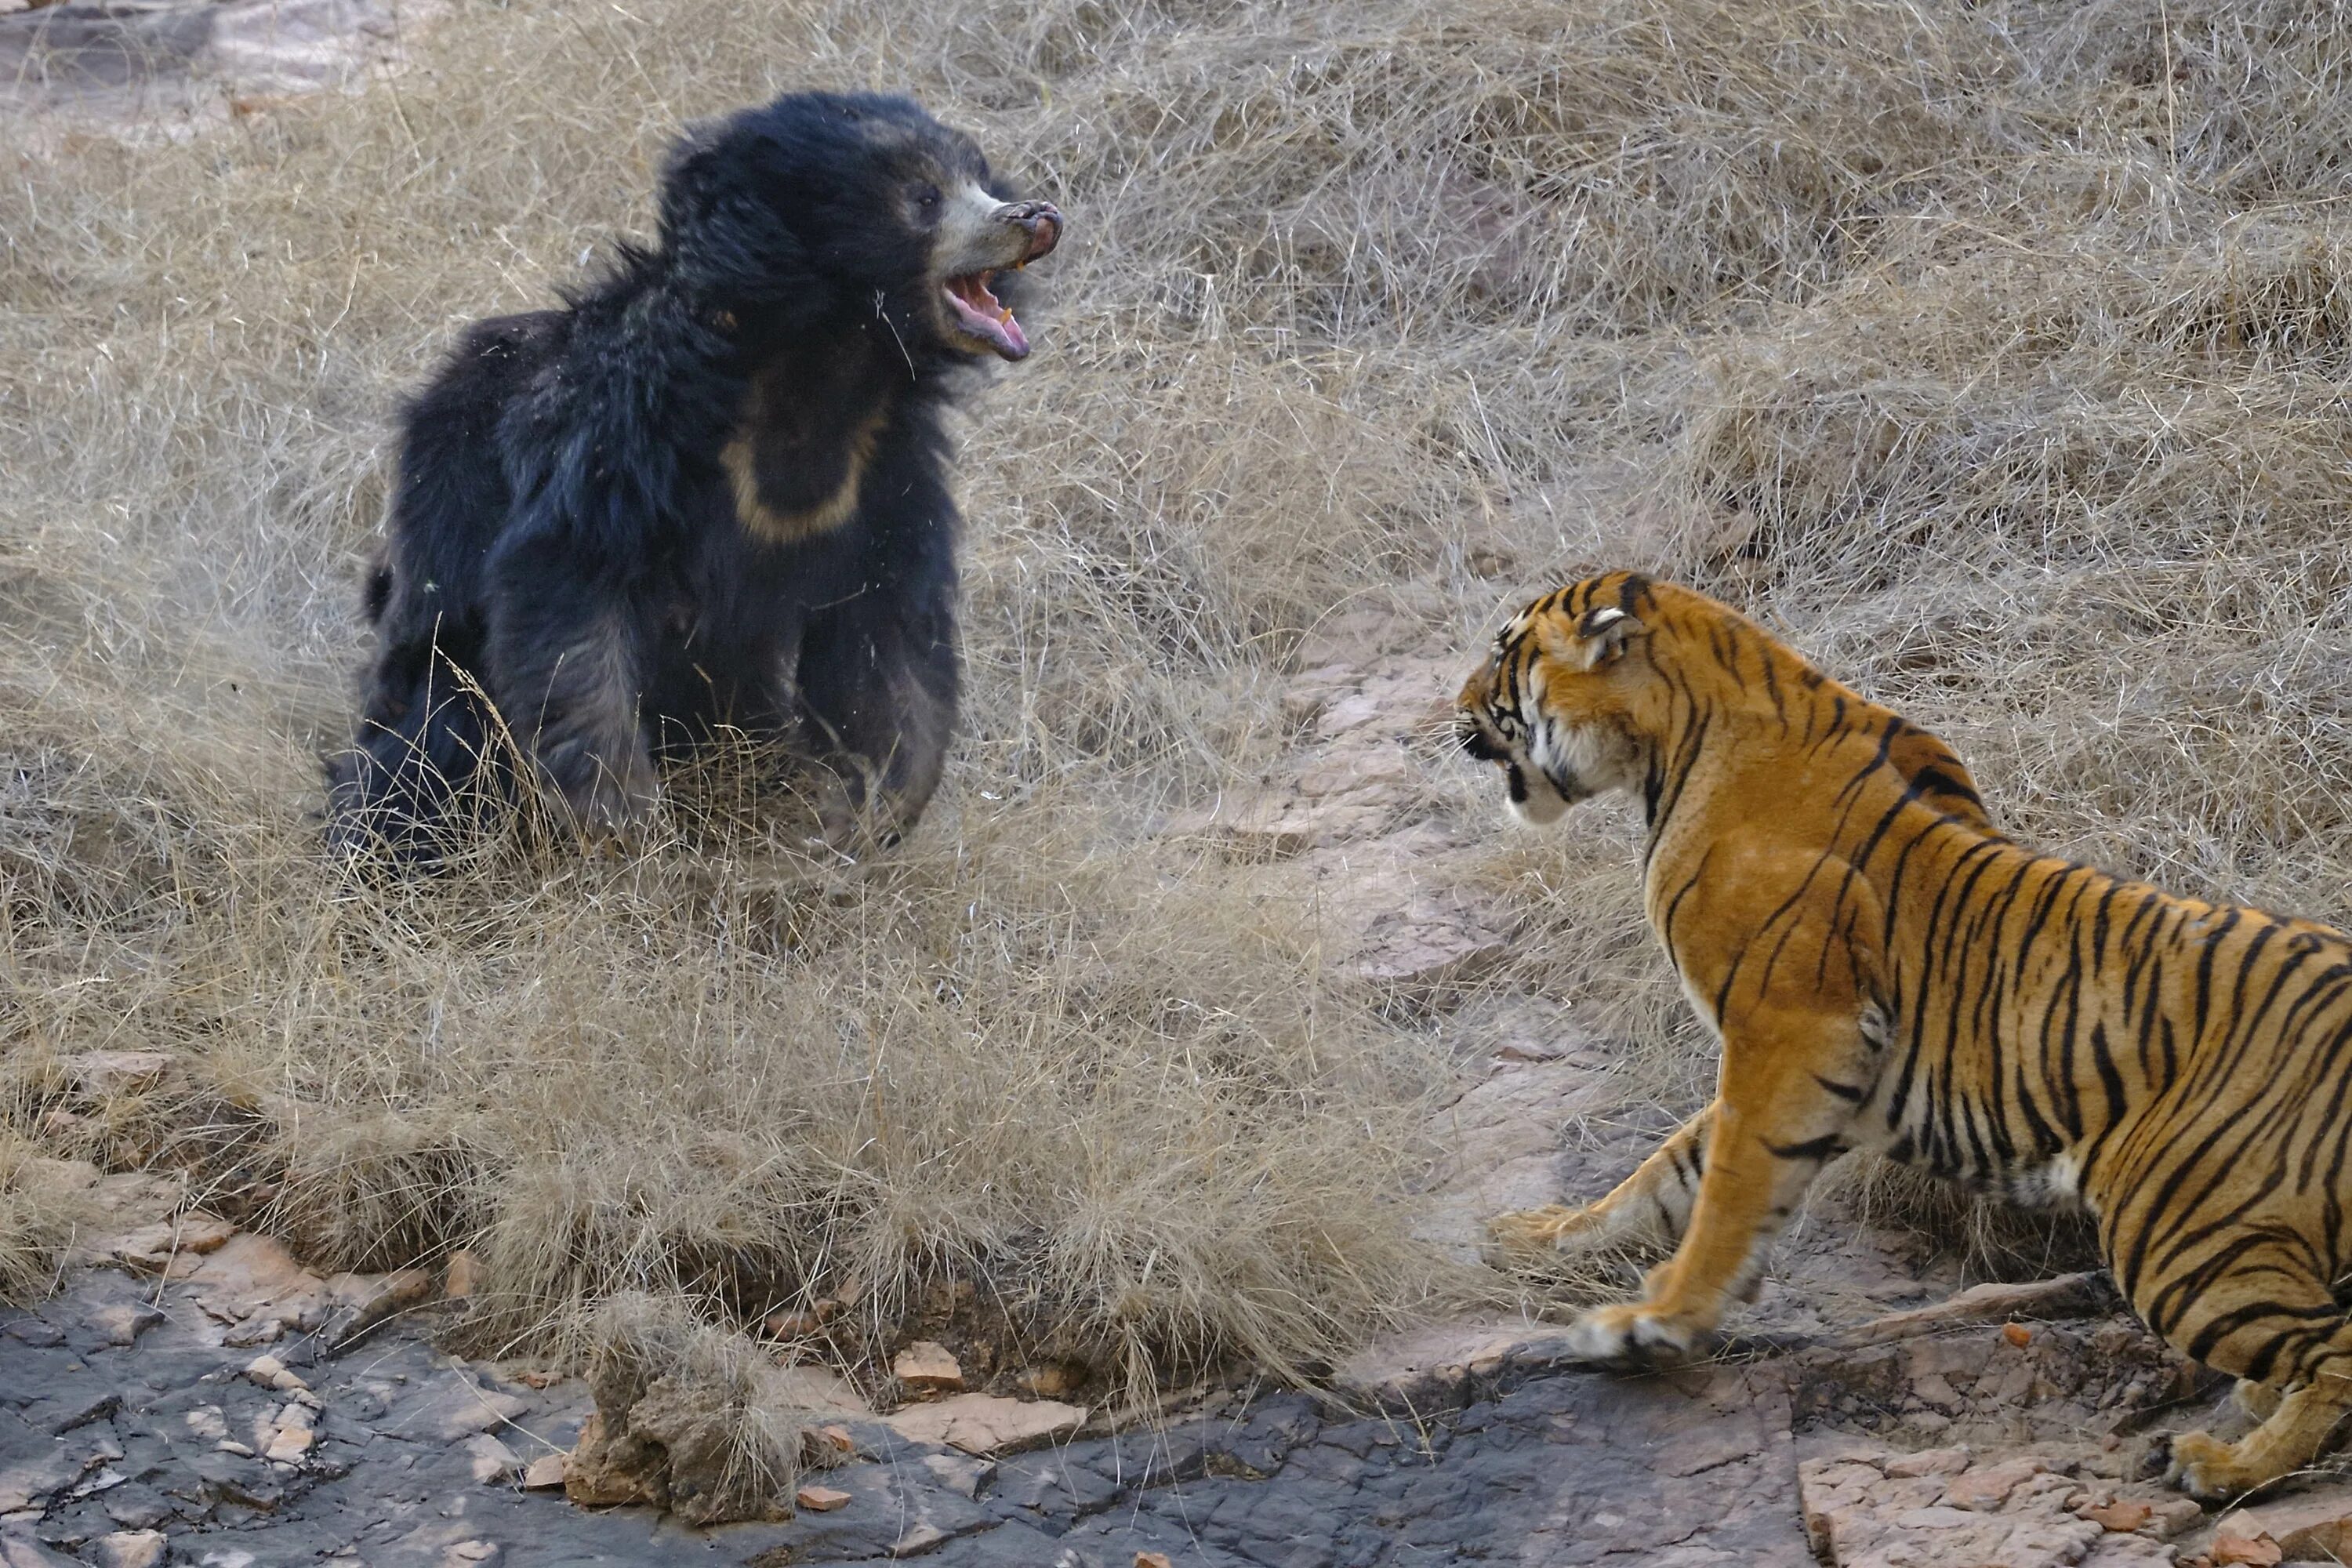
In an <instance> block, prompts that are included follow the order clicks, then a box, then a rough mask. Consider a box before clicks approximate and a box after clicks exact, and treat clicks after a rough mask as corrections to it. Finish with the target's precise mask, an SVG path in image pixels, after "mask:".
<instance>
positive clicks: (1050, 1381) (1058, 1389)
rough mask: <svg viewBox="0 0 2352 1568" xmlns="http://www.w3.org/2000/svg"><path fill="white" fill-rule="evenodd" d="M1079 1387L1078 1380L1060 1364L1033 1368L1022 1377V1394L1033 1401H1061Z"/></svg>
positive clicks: (1050, 1363)
mask: <svg viewBox="0 0 2352 1568" xmlns="http://www.w3.org/2000/svg"><path fill="white" fill-rule="evenodd" d="M1077 1386H1078V1380H1077V1378H1076V1377H1075V1376H1073V1375H1072V1374H1071V1372H1070V1369H1069V1368H1068V1367H1066V1366H1064V1365H1062V1364H1061V1363H1059V1362H1047V1363H1045V1365H1044V1366H1033V1367H1031V1368H1030V1369H1029V1370H1028V1371H1026V1372H1024V1373H1022V1374H1021V1377H1020V1387H1021V1392H1022V1393H1024V1394H1027V1395H1029V1397H1030V1398H1032V1399H1059V1398H1060V1397H1062V1395H1064V1394H1067V1393H1069V1392H1071V1391H1072V1390H1073V1389H1075V1388H1076V1387H1077Z"/></svg>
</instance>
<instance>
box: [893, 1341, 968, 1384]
mask: <svg viewBox="0 0 2352 1568" xmlns="http://www.w3.org/2000/svg"><path fill="white" fill-rule="evenodd" d="M890 1374H891V1375H892V1376H893V1377H896V1378H897V1379H898V1381H899V1382H900V1383H903V1384H906V1385H907V1386H908V1388H909V1389H912V1390H914V1391H915V1392H917V1393H919V1394H954V1393H957V1392H958V1391H960V1390H961V1388H962V1387H963V1368H962V1367H961V1365H959V1364H958V1363H957V1362H956V1358H955V1357H954V1356H952V1355H950V1354H949V1353H948V1350H947V1347H946V1346H945V1345H940V1344H934V1343H932V1342H930V1341H929V1340H917V1341H916V1342H914V1343H913V1344H910V1345H908V1347H907V1348H906V1349H905V1350H902V1351H900V1352H898V1354H897V1355H896V1356H894V1357H892V1358H891V1362H890Z"/></svg>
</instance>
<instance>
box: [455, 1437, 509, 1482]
mask: <svg viewBox="0 0 2352 1568" xmlns="http://www.w3.org/2000/svg"><path fill="white" fill-rule="evenodd" d="M466 1458H467V1463H468V1464H469V1465H470V1466H471V1467H472V1468H473V1472H474V1480H475V1481H476V1483H477V1484H478V1485H481V1486H491V1485H494V1484H497V1483H499V1482H503V1481H505V1480H507V1479H509V1478H510V1477H512V1476H513V1475H514V1473H515V1472H516V1471H517V1470H520V1469H521V1468H522V1460H521V1459H520V1458H517V1457H516V1455H515V1451H514V1450H513V1449H512V1448H509V1447H507V1446H506V1445H505V1444H504V1443H501V1442H499V1440H498V1439H497V1438H496V1437H493V1436H490V1435H489V1434H488V1432H477V1433H476V1434H474V1436H470V1437H468V1438H467V1439H466Z"/></svg>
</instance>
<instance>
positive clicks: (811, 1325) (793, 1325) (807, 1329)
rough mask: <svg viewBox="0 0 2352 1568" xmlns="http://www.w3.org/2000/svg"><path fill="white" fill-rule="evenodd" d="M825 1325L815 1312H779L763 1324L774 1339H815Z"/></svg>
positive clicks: (769, 1335)
mask: <svg viewBox="0 0 2352 1568" xmlns="http://www.w3.org/2000/svg"><path fill="white" fill-rule="evenodd" d="M823 1327H824V1324H822V1323H820V1322H818V1321H816V1314H815V1313H814V1312H777V1313H774V1314H772V1315H771V1316H770V1317H769V1319H768V1321H766V1322H764V1323H762V1324H761V1328H762V1329H764V1330H765V1331H767V1335H768V1337H769V1338H770V1339H772V1340H806V1339H814V1338H815V1337H816V1333H817V1331H818V1330H820V1329H822V1328H823Z"/></svg>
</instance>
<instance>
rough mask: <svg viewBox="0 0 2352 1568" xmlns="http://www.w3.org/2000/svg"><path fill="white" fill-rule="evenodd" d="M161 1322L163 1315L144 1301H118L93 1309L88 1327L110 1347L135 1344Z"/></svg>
mask: <svg viewBox="0 0 2352 1568" xmlns="http://www.w3.org/2000/svg"><path fill="white" fill-rule="evenodd" d="M89 1321H90V1325H91V1326H92V1327H93V1328H95V1329H97V1330H98V1331H99V1332H100V1333H101V1334H103V1335H104V1336H105V1337H106V1342H107V1343H108V1344H110V1345H127V1344H131V1343H134V1342H137V1340H138V1338H139V1336H140V1335H141V1334H143V1333H145V1332H146V1331H148V1330H149V1329H152V1328H153V1327H154V1326H155V1325H156V1324H158V1323H160V1322H162V1321H163V1313H161V1312H159V1311H157V1310H155V1309H154V1308H152V1307H151V1306H149V1305H148V1304H147V1303H146V1302H144V1301H119V1302H116V1303H114V1304H112V1305H110V1306H105V1307H97V1308H93V1309H92V1310H91V1311H90V1314H89Z"/></svg>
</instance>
